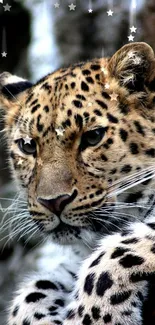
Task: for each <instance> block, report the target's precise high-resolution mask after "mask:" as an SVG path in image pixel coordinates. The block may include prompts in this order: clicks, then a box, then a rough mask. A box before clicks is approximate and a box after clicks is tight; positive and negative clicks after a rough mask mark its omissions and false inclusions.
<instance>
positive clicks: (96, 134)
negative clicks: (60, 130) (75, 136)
mask: <svg viewBox="0 0 155 325" xmlns="http://www.w3.org/2000/svg"><path fill="white" fill-rule="evenodd" d="M106 131H107V128H98V129H95V130H92V131H88V132H85V133H84V134H83V135H82V139H81V144H80V148H81V150H84V149H86V148H87V147H92V146H96V145H97V144H98V143H99V142H100V141H101V140H102V139H103V137H104V135H105V132H106Z"/></svg>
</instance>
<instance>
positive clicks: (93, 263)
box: [89, 252, 105, 267]
mask: <svg viewBox="0 0 155 325" xmlns="http://www.w3.org/2000/svg"><path fill="white" fill-rule="evenodd" d="M104 254H105V252H102V253H101V254H100V255H99V256H98V257H97V258H96V259H95V260H94V261H93V262H92V263H91V264H90V266H89V267H93V266H96V265H98V264H99V263H100V260H101V258H102V256H104Z"/></svg>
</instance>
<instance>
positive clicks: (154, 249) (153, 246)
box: [151, 244, 155, 254]
mask: <svg viewBox="0 0 155 325" xmlns="http://www.w3.org/2000/svg"><path fill="white" fill-rule="evenodd" d="M151 252H152V253H153V254H155V244H153V245H152V247H151Z"/></svg>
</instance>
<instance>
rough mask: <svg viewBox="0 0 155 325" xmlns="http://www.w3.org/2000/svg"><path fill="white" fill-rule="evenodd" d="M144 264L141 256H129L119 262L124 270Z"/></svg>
mask: <svg viewBox="0 0 155 325" xmlns="http://www.w3.org/2000/svg"><path fill="white" fill-rule="evenodd" d="M143 263H144V259H143V258H142V257H140V256H136V255H132V254H127V255H126V256H124V257H122V258H121V259H120V261H119V264H120V265H122V266H123V267H124V268H130V267H132V266H136V265H141V264H143Z"/></svg>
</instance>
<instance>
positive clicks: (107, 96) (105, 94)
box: [102, 91, 110, 99]
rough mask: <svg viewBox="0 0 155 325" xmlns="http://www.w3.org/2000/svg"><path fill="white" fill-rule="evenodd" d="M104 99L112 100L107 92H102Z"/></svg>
mask: <svg viewBox="0 0 155 325" xmlns="http://www.w3.org/2000/svg"><path fill="white" fill-rule="evenodd" d="M102 97H104V98H106V99H109V98H110V96H109V94H107V93H106V92H105V91H102Z"/></svg>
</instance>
